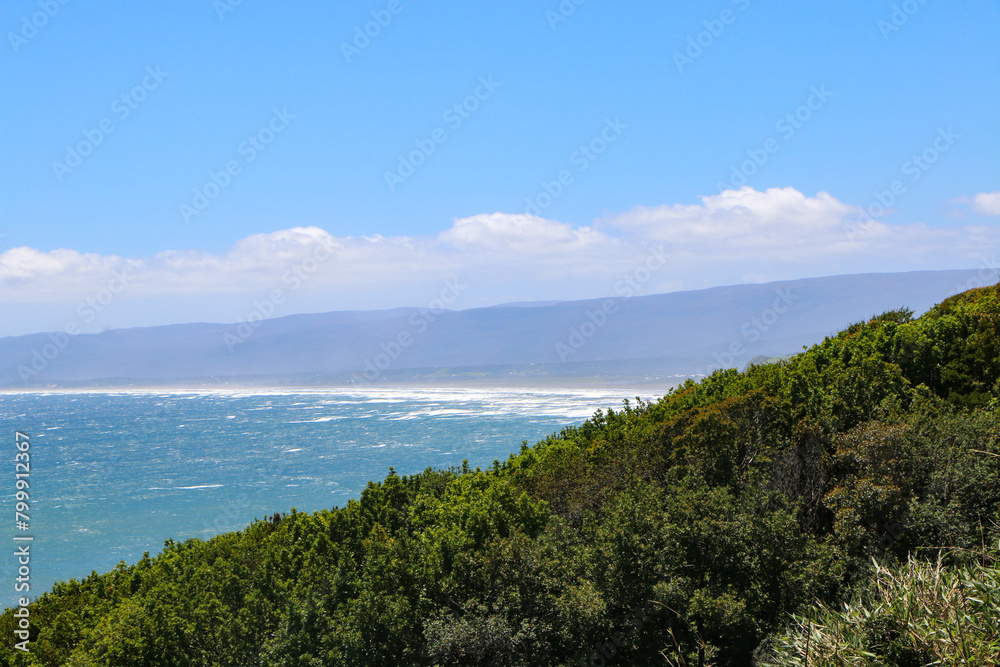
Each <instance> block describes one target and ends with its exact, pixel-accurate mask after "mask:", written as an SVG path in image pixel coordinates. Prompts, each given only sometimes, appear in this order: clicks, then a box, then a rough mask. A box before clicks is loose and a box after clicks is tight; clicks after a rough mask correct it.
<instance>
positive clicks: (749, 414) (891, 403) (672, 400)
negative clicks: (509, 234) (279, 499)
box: [0, 287, 1000, 667]
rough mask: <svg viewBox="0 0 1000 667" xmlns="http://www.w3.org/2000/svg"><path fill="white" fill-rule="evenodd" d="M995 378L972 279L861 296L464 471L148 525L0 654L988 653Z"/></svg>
mask: <svg viewBox="0 0 1000 667" xmlns="http://www.w3.org/2000/svg"><path fill="white" fill-rule="evenodd" d="M998 397H1000V290H998V288H997V287H988V288H981V289H977V290H972V291H969V292H965V293H963V294H960V295H957V296H955V297H952V298H950V299H948V300H947V301H945V302H943V303H941V304H940V305H938V306H936V307H935V308H933V309H932V310H931V311H929V312H928V313H926V314H925V315H923V316H922V317H919V318H916V319H914V318H913V316H912V313H910V312H909V311H907V310H898V311H892V312H887V313H885V314H883V315H880V316H877V317H875V318H873V319H872V320H870V321H868V322H863V323H858V324H856V325H854V326H851V327H849V328H848V329H846V330H845V331H843V332H841V333H840V334H838V335H836V336H833V337H830V338H827V339H826V340H824V341H823V342H822V343H819V344H817V345H815V346H814V347H812V348H810V349H808V350H806V351H804V352H802V353H801V354H799V355H797V356H795V357H793V358H791V359H789V360H786V361H781V362H779V363H773V364H767V365H760V366H751V367H750V368H749V369H748V370H746V371H745V372H742V373H740V372H737V371H735V370H728V371H719V372H716V373H715V374H714V375H712V376H711V377H709V378H706V379H704V380H703V381H701V382H699V383H695V382H692V381H688V382H687V383H686V384H684V385H683V386H680V387H678V388H677V389H676V390H674V391H673V392H672V393H670V394H669V395H667V396H665V397H664V398H663V399H661V400H659V401H657V402H655V403H645V402H641V401H640V402H638V403H637V404H631V403H628V402H626V403H625V405H624V407H623V409H622V410H620V411H608V412H598V413H597V414H595V415H594V416H593V417H592V418H591V419H590V420H588V421H587V422H585V423H584V424H582V425H580V426H578V427H573V428H567V429H565V430H563V431H562V432H561V433H559V434H555V435H552V436H550V437H549V438H547V439H546V440H544V441H542V442H539V443H537V444H535V445H534V446H529V445H528V444H527V443H525V444H524V445H523V446H522V448H521V451H520V452H519V453H517V454H515V455H512V456H511V457H510V458H509V459H508V460H506V461H498V462H496V463H494V465H493V466H492V467H490V468H489V469H488V470H479V469H469V468H468V467H465V468H461V469H451V470H431V469H428V470H427V471H425V472H423V473H421V474H418V475H413V476H408V477H400V476H397V475H396V474H394V473H390V474H389V476H388V477H387V478H386V479H385V480H384V481H381V482H377V483H374V482H373V483H370V484H369V485H368V487H367V488H366V489H365V490H364V492H363V493H362V494H361V497H360V498H359V499H358V500H356V501H351V502H349V503H348V504H347V506H345V507H341V508H335V509H332V510H326V511H321V512H317V513H313V514H304V513H299V512H296V511H294V510H292V511H291V512H289V513H286V514H281V515H275V516H273V517H271V518H268V519H264V520H260V521H257V522H255V523H253V524H252V525H250V526H248V527H247V528H246V529H245V530H243V531H240V532H234V533H228V534H223V535H219V536H217V537H215V538H212V539H210V540H208V541H200V540H188V541H186V542H183V543H179V542H174V541H169V540H168V541H167V543H166V546H165V548H164V550H163V552H162V553H160V554H159V555H157V556H155V557H144V558H143V559H142V560H141V561H139V562H138V563H135V564H131V565H126V564H124V563H123V564H121V565H120V566H119V567H118V568H116V569H115V570H113V571H111V572H107V573H105V574H96V573H95V574H93V575H91V576H90V577H88V578H87V579H85V580H83V581H70V582H67V583H61V584H57V585H56V586H55V587H54V588H53V590H52V591H51V592H49V593H46V594H45V595H43V596H41V597H40V598H39V599H38V600H37V601H36V602H35V603H34V604H32V606H31V618H32V637H31V653H30V654H25V653H22V652H20V651H15V650H13V649H12V648H11V647H10V645H11V642H10V641H5V642H4V647H3V648H2V649H0V660H3V661H5V664H11V665H46V666H49V665H51V666H55V665H72V666H75V667H83V666H97V665H101V666H109V667H110V666H114V667H118V666H122V667H124V666H135V667H140V666H142V667H150V666H167V665H176V666H182V665H183V666H191V665H194V666H205V667H208V666H220V667H221V666H226V667H229V666H232V667H247V666H257V665H259V666H261V667H272V666H274V667H292V666H296V667H305V666H312V665H317V666H318V665H350V666H357V665H376V666H383V665H426V666H431V665H497V666H515V665H524V666H528V665H530V666H543V665H574V666H575V665H613V664H620V665H685V666H690V667H694V666H695V665H718V666H720V667H722V666H725V667H745V666H746V665H750V664H759V665H813V666H822V665H847V664H851V665H873V666H874V665H885V666H900V667H902V666H906V667H909V666H917V665H929V664H966V665H984V666H988V665H996V664H997V661H998V659H997V657H996V656H997V650H998V649H997V645H998V642H1000V592H998V590H997V587H998V586H1000V576H998V574H997V569H996V567H997V562H996V558H997V544H998V540H1000V421H998ZM12 613H13V612H12V611H11V610H8V611H7V612H6V613H5V614H4V615H3V617H2V618H0V634H2V636H4V637H6V638H10V637H12V636H13V630H14V625H15V619H14V618H13V615H12ZM990 642H992V644H991V643H990ZM991 647H992V648H991ZM852 651H853V653H852ZM991 651H992V653H991ZM941 659H943V660H944V662H935V661H936V660H941ZM824 660H825V661H826V662H823V661H824ZM963 660H964V662H963Z"/></svg>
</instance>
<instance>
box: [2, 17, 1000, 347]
mask: <svg viewBox="0 0 1000 667" xmlns="http://www.w3.org/2000/svg"><path fill="white" fill-rule="evenodd" d="M222 7H225V8H226V9H225V10H222V9H221V8H222ZM560 7H562V9H560ZM570 9H571V10H572V11H569V10H570ZM230 10H231V11H230ZM46 11H47V12H48V14H46V13H45V12H46ZM373 12H374V13H375V14H373ZM378 18H381V19H382V21H383V23H385V25H384V26H381V25H379V26H378V27H377V29H376V24H375V23H373V21H376V20H377V19H378ZM387 19H388V20H387ZM32 22H33V23H34V25H32ZM366 24H367V27H368V30H369V32H370V33H372V34H375V36H374V37H370V38H368V39H367V42H365V41H364V38H362V39H361V40H359V41H357V42H356V43H355V41H354V40H355V38H356V36H357V35H358V34H361V33H363V32H364V30H365V28H366ZM0 26H2V28H3V33H4V44H3V45H2V48H0V59H2V71H3V73H4V76H3V79H2V80H3V86H4V94H3V95H2V96H0V118H2V127H3V130H2V132H0V140H2V142H3V143H2V154H3V158H4V159H3V160H2V166H0V170H2V173H0V182H2V193H0V194H2V207H0V234H3V235H4V237H3V239H2V241H0V252H2V253H3V254H2V255H0V302H2V303H3V304H4V305H3V307H2V313H0V335H9V334H17V333H25V332H28V331H35V330H45V329H58V328H62V327H63V325H64V324H65V323H66V322H67V321H70V320H73V319H74V318H76V319H79V318H81V317H82V316H81V315H80V312H81V308H80V304H81V303H84V302H86V300H87V298H94V297H95V296H96V295H99V294H100V293H101V290H104V289H107V283H108V282H109V281H110V280H113V279H114V278H113V272H114V271H116V270H117V271H121V270H123V268H124V269H125V270H126V274H127V275H128V276H129V279H127V280H125V281H123V282H124V283H125V287H124V288H123V289H122V290H120V291H116V292H114V301H113V303H111V302H109V303H108V304H107V307H106V308H104V309H103V310H102V311H101V312H100V314H99V317H95V318H93V320H92V321H87V322H81V326H82V328H83V329H84V330H100V329H105V328H109V327H116V326H134V325H143V324H160V323H168V322H180V321H188V320H193V319H215V320H223V321H236V320H239V319H243V318H245V317H246V316H247V315H248V314H249V312H250V310H251V309H252V304H253V303H254V302H255V300H259V299H260V298H261V295H269V294H271V292H273V291H274V290H284V292H287V294H284V293H283V295H284V296H288V297H289V298H288V299H287V300H283V301H284V303H283V304H282V308H280V309H279V310H278V312H276V313H275V314H282V315H284V314H291V313H293V312H304V311H316V310H329V309H339V308H369V307H371V308H375V307H393V306H400V305H421V304H422V303H424V302H426V301H427V300H428V299H430V298H433V295H434V294H436V293H437V292H439V291H440V289H441V285H442V284H443V281H445V280H448V279H459V280H460V281H464V283H465V284H468V285H469V287H468V289H467V290H465V291H464V292H463V294H462V296H461V299H460V300H459V301H458V302H457V303H456V307H471V306H477V305H489V304H492V303H499V302H503V301H504V300H530V299H553V298H557V299H563V298H585V297H597V296H603V295H605V294H611V293H614V291H615V290H614V286H615V284H616V283H617V281H618V279H620V277H621V276H622V275H626V274H628V272H629V271H630V270H632V269H633V268H634V267H636V266H639V265H641V264H642V262H643V258H644V257H646V256H647V255H648V254H649V253H650V252H652V251H653V250H655V249H656V248H662V252H664V253H666V254H667V255H668V256H670V257H671V258H672V259H671V261H669V262H667V265H668V266H667V268H666V269H664V270H663V271H662V272H661V273H660V274H659V275H657V276H655V277H653V278H651V279H650V280H649V281H648V282H647V283H645V284H644V285H643V287H644V289H645V290H646V291H647V292H657V291H669V290H673V289H686V288H698V287H705V286H709V285H715V284H725V283H734V282H745V281H760V280H770V279H784V278H796V277H805V276H812V275H824V274H834V273H853V272H861V271H883V270H908V269H928V268H931V269H945V268H977V267H979V266H980V265H981V264H983V263H988V262H990V261H993V257H994V255H993V252H994V248H995V246H994V242H995V241H997V240H1000V234H997V232H996V227H997V223H998V222H1000V218H998V217H997V216H998V214H1000V203H998V202H997V198H996V196H992V195H993V193H996V192H997V191H998V190H1000V160H998V156H1000V49H998V48H997V44H1000V3H997V2H986V1H983V0H955V1H953V2H949V3H944V2H940V1H935V0H927V1H925V2H923V3H921V2H919V0H910V2H903V3H900V2H890V1H885V2H883V1H875V2H872V1H870V0H869V1H866V2H860V1H846V2H843V1H842V2H810V3H792V2H778V3H773V2H772V3H764V2H758V1H756V0H738V1H736V2H734V1H733V0H713V1H711V2H698V3H693V2H691V3H663V2H643V1H634V2H619V3H609V2H598V1H597V0H586V1H585V2H582V4H579V5H577V4H575V3H574V2H573V0H565V1H564V2H563V3H562V5H560V3H559V2H558V1H557V0H548V1H528V0H510V1H508V2H504V3H463V2H414V1H412V0H398V2H389V0H385V1H376V2H352V3H318V2H305V3H278V2H267V1H264V0H244V1H243V2H241V3H239V4H238V5H236V6H230V3H227V1H226V0H220V1H219V2H212V1H211V0H198V1H193V0H180V1H177V2H172V3H163V6H160V5H159V3H156V4H149V5H147V4H139V5H135V4H125V3H111V2H99V1H95V2H87V3H85V2H79V1H77V0H68V1H66V4H62V3H60V2H59V0H42V1H41V2H39V1H38V0H35V1H34V2H29V1H21V0H11V1H9V2H5V3H3V6H2V9H0ZM38 26H40V27H38ZM699 41H700V42H701V45H700V46H699V45H698V42H699ZM345 44H347V45H351V46H352V47H353V48H346V49H345V46H344V45H345ZM359 46H360V47H361V48H359ZM678 54H680V55H678ZM151 72H152V73H156V74H155V76H154V75H153V74H151ZM484 81H485V82H488V83H489V85H484V84H483V83H482V82H484ZM817 91H819V92H820V93H821V94H819V95H817ZM477 93H478V95H479V96H478V98H477V97H476V95H477ZM463 104H464V105H465V107H464V108H461V110H460V111H456V110H455V105H463ZM810 104H811V105H812V108H810V106H809V105H810ZM804 105H805V106H804ZM126 111H127V115H125V112H126ZM796 113H798V114H799V118H798V120H785V121H782V119H785V118H786V116H787V115H788V114H792V119H794V117H795V114H796ZM276 114H277V115H276ZM102 127H104V128H111V130H112V131H111V132H110V133H106V132H102V131H101V128H102ZM98 133H99V134H100V135H103V136H102V138H101V140H100V142H99V143H97V142H96V141H93V140H94V138H95V137H97V136H98ZM602 133H603V137H602ZM88 137H89V138H88ZM249 138H256V141H257V143H258V144H259V145H260V146H261V149H260V150H257V149H256V148H254V141H253V140H250V139H249ZM264 141H270V143H267V144H266V145H264V143H263V142H264ZM935 141H937V142H938V143H937V147H936V148H935ZM81 142H83V146H82V151H81V152H86V151H88V149H89V143H97V145H95V146H93V148H92V151H90V152H89V154H87V155H84V156H81V157H80V158H79V162H78V164H77V165H76V166H73V165H74V160H73V158H72V157H71V156H69V155H68V153H69V152H70V151H68V148H72V149H74V150H75V148H78V147H80V146H81ZM421 145H422V146H424V147H427V146H433V148H434V149H433V152H430V151H429V150H422V149H420V146H421ZM587 146H590V147H591V152H590V153H589V154H588V153H586V152H581V151H580V149H581V147H587ZM598 149H600V150H599V151H598ZM414 151H420V153H419V154H416V156H415V159H411V157H413V155H414V154H413V152H414ZM925 152H927V155H928V156H930V157H933V158H934V161H933V164H927V165H923V166H918V167H914V164H913V162H912V158H913V157H914V156H918V157H919V156H920V155H922V154H924V153H925ZM424 153H429V154H424ZM755 155H756V156H757V158H758V159H757V162H758V163H759V164H753V163H747V162H746V161H747V160H750V159H752V158H753V156H755ZM251 156H253V159H250V157H251ZM401 156H402V159H403V160H404V161H405V162H408V163H409V166H412V167H413V169H412V174H410V173H409V170H408V169H407V168H406V167H405V166H404V168H403V169H402V171H400V159H401ZM762 157H763V158H766V159H762ZM416 162H420V164H419V165H415V164H414V163H416ZM743 165H747V167H744V166H743ZM227 166H229V167H231V172H232V173H228V174H227V173H226V169H227ZM734 168H735V170H736V172H735V173H734ZM387 172H390V173H392V172H395V175H396V176H398V177H399V179H395V178H391V177H390V178H389V179H388V180H389V181H393V183H392V185H391V186H390V184H389V183H387V176H386V174H387ZM750 172H753V173H750ZM213 174H215V181H216V183H217V184H225V187H213V186H214V185H215V184H213V180H212V179H213V176H212V175H213ZM401 174H402V175H401ZM560 175H562V177H563V183H559V180H560ZM894 181H899V184H898V188H897V192H898V194H896V195H892V197H891V198H892V202H891V204H890V205H889V206H888V207H887V209H888V210H886V211H885V214H884V215H876V216H875V217H873V218H869V219H868V223H867V224H865V220H866V218H865V215H864V214H865V212H868V211H871V212H873V213H882V211H881V209H877V207H876V210H872V209H871V206H872V205H873V204H874V203H876V202H877V201H878V193H888V194H891V192H892V186H893V182H894ZM546 184H548V189H549V192H554V193H557V194H556V196H554V197H552V198H551V201H550V200H549V199H548V198H546V196H545V195H546V187H545V186H546ZM720 184H722V185H723V186H724V187H728V188H731V193H730V195H731V196H728V197H725V196H723V195H720ZM741 187H742V188H744V189H743V190H741V189H740V188H741ZM206 188H207V189H208V192H207V193H206ZM196 190H197V191H198V192H199V193H201V196H203V197H204V200H200V201H199V199H198V195H197V194H196ZM736 192H739V193H741V194H740V195H739V196H737V195H736ZM207 194H213V195H215V196H214V197H208V196H206V195H207ZM529 201H533V202H535V203H536V204H547V205H538V206H536V207H535V208H531V207H529V206H528V202H529ZM198 203H201V204H206V203H207V205H205V206H204V208H203V210H198V207H197V204H198ZM185 206H187V207H190V208H186V209H185V208H184V207H185ZM185 211H186V213H185ZM193 211H197V212H196V213H194V212H193ZM526 213H529V214H530V215H525V214H526ZM851 221H854V222H853V223H852V222H851ZM858 221H860V223H859V222H858ZM852 224H854V226H853V227H852V226H851V225H852ZM858 224H860V225H861V226H860V227H859V226H858ZM852 230H853V232H852ZM323 243H325V244H326V245H327V246H328V247H330V248H335V250H333V251H331V252H332V257H333V259H332V261H329V260H322V261H320V266H318V268H316V269H315V270H314V271H313V272H311V273H309V276H310V280H308V281H306V282H307V283H308V285H305V286H303V287H301V289H300V288H299V287H294V283H293V281H290V280H282V277H283V276H285V274H286V273H287V271H288V270H290V269H293V268H295V267H296V266H298V265H299V264H301V262H303V261H306V260H307V259H308V258H309V257H314V250H313V249H314V248H315V247H319V246H318V245H317V244H319V245H322V244H323ZM308 261H309V262H310V264H309V265H310V266H311V261H312V260H308ZM130 271H131V273H129V272H130ZM132 274H134V275H132Z"/></svg>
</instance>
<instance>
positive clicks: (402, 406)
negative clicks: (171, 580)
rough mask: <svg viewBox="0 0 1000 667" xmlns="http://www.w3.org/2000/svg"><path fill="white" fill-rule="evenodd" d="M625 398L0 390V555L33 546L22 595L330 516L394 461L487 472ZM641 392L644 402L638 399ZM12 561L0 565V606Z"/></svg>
mask: <svg viewBox="0 0 1000 667" xmlns="http://www.w3.org/2000/svg"><path fill="white" fill-rule="evenodd" d="M625 395H626V394H622V393H614V392H610V391H599V390H580V391H572V390H565V391H562V390H516V389H397V388H388V389H387V388H359V389H356V390H355V389H329V390H302V391H292V390H289V391H284V390H273V391H271V390H261V391H253V390H245V391H244V390H241V391H228V390H225V391H223V390H220V391H192V392H182V391H177V392H173V391H169V392H161V391H129V392H99V393H98V392H93V393H84V392H51V393H11V394H0V424H2V425H3V431H2V435H0V437H2V440H0V441H2V442H5V443H6V444H4V445H3V447H4V450H5V454H4V455H3V456H4V459H6V460H7V461H9V464H8V465H7V466H6V470H7V473H5V474H0V497H2V498H3V502H2V511H0V517H6V518H5V519H0V520H2V521H4V522H6V523H7V525H6V526H4V527H3V529H2V530H3V532H5V533H7V535H8V536H9V537H8V544H9V545H11V546H10V548H9V550H8V549H5V550H4V551H7V552H8V553H9V554H12V553H13V550H14V547H13V544H14V541H13V537H14V536H15V535H21V536H23V535H30V536H32V537H34V541H33V542H32V547H31V552H32V560H31V575H30V576H31V591H30V594H29V595H30V596H31V598H32V599H33V598H35V597H37V596H38V595H40V594H41V593H42V592H43V591H45V590H47V589H48V588H49V587H51V585H52V583H53V582H55V581H60V580H67V579H70V578H77V579H79V578H81V577H84V576H86V575H87V574H89V573H90V571H91V570H96V571H98V572H103V571H106V570H109V569H111V568H113V567H114V566H115V565H116V564H117V563H118V562H119V561H120V560H124V561H125V562H127V563H131V562H134V561H135V560H137V559H139V558H141V557H142V554H143V552H144V551H149V552H150V553H151V554H155V553H157V552H158V551H159V550H160V549H161V548H162V546H163V541H164V540H165V539H166V538H174V539H178V540H183V539H187V538H189V537H199V538H208V537H211V536H212V535H215V534H217V533H219V532H224V531H227V530H234V529H240V528H242V527H244V526H245V525H247V524H248V523H250V522H251V521H253V520H254V518H257V517H264V516H265V515H270V514H273V513H274V512H284V511H288V510H289V509H290V508H291V507H295V508H296V509H298V510H299V511H309V512H311V511H313V510H318V509H322V508H330V507H334V506H342V505H344V504H346V502H347V501H348V500H349V499H350V498H357V497H358V495H359V494H360V492H361V490H362V489H363V488H364V486H365V484H366V483H367V482H368V481H369V480H381V479H383V478H384V477H385V475H386V473H387V472H388V470H389V467H390V466H392V467H394V468H395V470H396V471H397V472H398V473H399V474H401V475H406V474H413V473H416V472H420V471H422V470H424V469H425V468H427V467H428V466H431V467H447V466H453V465H461V463H462V461H463V460H466V459H467V460H468V461H469V464H470V465H472V466H481V467H486V466H489V465H490V464H491V463H492V462H493V461H494V460H495V459H501V460H502V459H506V457H507V456H508V455H509V454H510V453H512V452H516V451H518V450H519V448H520V444H521V441H523V440H527V441H528V442H529V443H531V444H534V443H535V442H537V441H538V440H540V439H542V438H544V437H545V436H547V435H549V434H550V433H553V432H556V431H558V430H560V429H561V428H562V427H564V426H566V425H571V424H578V423H580V422H582V421H583V420H585V419H586V418H587V417H589V416H591V415H592V414H593V413H594V411H595V410H597V409H600V408H609V407H612V408H615V409H617V408H619V407H620V406H621V401H622V398H624V396H625ZM650 397H651V396H644V398H650ZM15 431H22V432H24V433H27V434H28V435H30V437H31V449H30V454H31V473H30V495H31V498H30V504H31V510H30V513H29V515H30V519H31V521H30V529H29V530H28V531H26V532H22V531H19V530H17V529H16V527H15V516H14V512H15V498H14V493H15V488H14V485H15V470H14V455H15V453H16V452H17V449H16V446H15ZM16 569H17V563H16V560H15V558H14V557H13V556H12V555H10V556H6V557H0V590H2V591H3V596H2V599H0V603H2V604H3V605H4V606H8V605H11V604H13V602H14V600H15V593H14V578H15V577H16V576H17V575H16Z"/></svg>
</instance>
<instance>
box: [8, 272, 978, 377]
mask: <svg viewBox="0 0 1000 667" xmlns="http://www.w3.org/2000/svg"><path fill="white" fill-rule="evenodd" d="M976 276H977V274H976V272H972V271H926V272H914V273H900V274H864V275H849V276H834V277H829V278H814V279H807V280H796V281H786V282H777V283H768V284H760V285H757V284H754V285H736V286H731V287H718V288H712V289H707V290H699V291H694V292H675V293H670V294H661V295H653V296H641V297H632V298H628V299H624V298H616V299H596V300H590V301H573V302H565V303H556V304H551V303H550V304H545V305H538V306H534V307H530V308H528V307H524V306H523V304H514V305H509V306H497V307H492V308H476V309H471V310H463V311H433V310H428V309H418V308H400V309H395V310H384V311H363V312H334V313H323V314H315V315H294V316H289V317H281V318H275V319H272V320H266V321H263V322H259V321H255V322H254V323H253V324H252V325H251V324H248V323H242V324H229V325H225V324H183V325H172V326H162V327H149V328H137V329H122V330H111V331H107V332H104V333H101V334H87V335H76V336H72V337H69V336H66V335H64V334H34V335H29V336H18V337H8V338H2V339H0V387H25V386H46V385H72V384H87V383H89V384H100V383H106V382H108V381H114V382H118V383H129V382H139V383H143V382H144V383H167V382H189V383H190V382H199V381H207V380H212V381H227V380H229V381H239V382H247V383H280V382H295V383H329V384H339V383H344V382H350V381H365V380H367V381H382V380H386V379H404V380H413V379H420V378H427V377H428V376H433V377H439V378H440V377H441V376H442V373H441V372H437V373H436V374H434V373H435V371H440V369H448V372H447V373H444V375H450V376H452V377H459V376H462V375H465V376H471V377H480V378H502V377H519V378H522V379H523V378H530V377H566V378H573V377H579V376H581V375H587V374H589V375H600V376H603V377H609V378H610V377H616V376H631V377H640V378H641V377H644V376H645V375H648V374H649V373H650V372H653V373H655V374H658V375H660V376H667V375H679V376H691V375H697V374H699V373H706V374H707V372H711V370H712V369H714V368H719V367H736V368H742V367H743V366H744V365H746V363H747V362H748V361H749V360H750V359H752V358H753V357H754V356H757V355H766V356H781V355H785V354H788V353H792V352H796V351H798V350H801V349H802V346H803V345H810V344H812V343H814V342H816V341H817V340H820V339H822V337H823V336H825V335H828V334H830V333H833V332H835V331H837V330H838V329H840V328H841V327H843V326H845V325H846V324H848V323H849V322H851V321H854V320H856V319H858V318H861V317H865V316H866V315H867V314H869V313H872V312H881V311H883V310H886V309H889V308H897V307H900V306H903V305H908V306H909V307H911V308H913V309H915V310H916V311H917V312H922V311H923V310H924V309H926V308H928V307H930V306H931V305H932V304H933V303H935V302H936V301H939V300H941V299H943V298H945V297H946V296H948V295H950V294H954V293H956V292H958V291H961V290H962V289H964V288H965V286H967V285H968V284H970V281H973V280H976V279H977V278H976ZM625 362H632V363H631V368H630V364H628V363H625ZM418 369H419V370H420V372H417V370H418Z"/></svg>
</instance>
